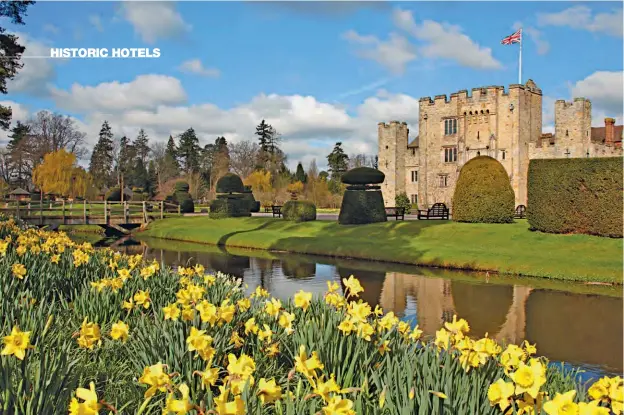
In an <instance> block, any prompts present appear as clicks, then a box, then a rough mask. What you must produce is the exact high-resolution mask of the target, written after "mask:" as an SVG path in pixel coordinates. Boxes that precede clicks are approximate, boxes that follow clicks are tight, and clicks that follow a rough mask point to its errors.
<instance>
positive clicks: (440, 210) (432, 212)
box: [418, 203, 449, 220]
mask: <svg viewBox="0 0 624 415" xmlns="http://www.w3.org/2000/svg"><path fill="white" fill-rule="evenodd" d="M418 219H419V220H423V219H443V220H448V219H449V209H448V208H447V207H446V205H445V204H444V203H435V204H434V205H433V206H431V207H430V208H429V209H428V210H419V211H418Z"/></svg>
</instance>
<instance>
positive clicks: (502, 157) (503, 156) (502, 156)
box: [501, 150, 505, 160]
mask: <svg viewBox="0 0 624 415" xmlns="http://www.w3.org/2000/svg"><path fill="white" fill-rule="evenodd" d="M501 159H503V160H505V150H502V151H501Z"/></svg>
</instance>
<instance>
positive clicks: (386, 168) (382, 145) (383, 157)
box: [377, 121, 409, 206]
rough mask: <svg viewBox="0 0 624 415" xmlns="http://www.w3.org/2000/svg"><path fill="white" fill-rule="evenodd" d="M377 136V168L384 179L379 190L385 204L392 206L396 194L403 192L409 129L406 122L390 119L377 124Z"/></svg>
mask: <svg viewBox="0 0 624 415" xmlns="http://www.w3.org/2000/svg"><path fill="white" fill-rule="evenodd" d="M377 133H378V137H379V151H378V169H379V170H381V171H382V172H383V173H384V174H385V175H386V179H385V180H384V182H383V183H382V184H381V192H382V195H383V198H384V204H385V206H394V205H395V202H394V201H395V197H396V195H397V194H399V193H402V192H405V180H406V177H405V176H406V170H405V161H406V153H407V138H408V135H409V129H408V128H407V123H405V122H403V123H401V122H399V121H391V122H390V123H389V124H385V123H383V122H382V123H379V124H378V125H377Z"/></svg>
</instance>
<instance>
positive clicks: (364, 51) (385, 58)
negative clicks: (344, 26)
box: [343, 30, 416, 74]
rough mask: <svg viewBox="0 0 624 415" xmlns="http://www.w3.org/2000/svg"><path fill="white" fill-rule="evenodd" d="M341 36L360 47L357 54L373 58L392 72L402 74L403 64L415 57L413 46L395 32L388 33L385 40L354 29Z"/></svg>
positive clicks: (365, 57)
mask: <svg viewBox="0 0 624 415" xmlns="http://www.w3.org/2000/svg"><path fill="white" fill-rule="evenodd" d="M343 37H344V38H345V39H346V40H348V41H349V42H351V43H353V44H357V45H360V46H361V47H362V48H361V49H358V50H357V51H356V53H357V55H358V56H360V57H362V58H364V59H370V60H373V61H375V62H377V63H379V64H380V65H383V66H384V67H386V68H388V70H390V71H391V72H392V73H394V74H402V73H403V72H404V71H405V66H406V65H407V64H408V63H409V62H411V61H413V60H414V59H416V51H415V48H414V46H413V45H412V44H410V43H409V41H408V40H407V39H406V38H405V37H403V36H400V35H398V34H396V33H390V38H389V39H388V40H387V41H382V40H380V39H378V38H377V37H375V36H372V35H366V36H362V35H359V34H358V33H357V32H356V31H354V30H349V31H348V32H346V33H345V34H344V35H343Z"/></svg>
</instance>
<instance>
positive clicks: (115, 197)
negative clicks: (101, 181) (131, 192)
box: [106, 187, 121, 202]
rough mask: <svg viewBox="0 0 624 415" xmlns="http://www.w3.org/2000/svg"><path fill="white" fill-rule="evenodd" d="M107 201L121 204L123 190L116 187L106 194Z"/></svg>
mask: <svg viewBox="0 0 624 415" xmlns="http://www.w3.org/2000/svg"><path fill="white" fill-rule="evenodd" d="M106 201H108V202H119V201H121V190H119V188H118V187H114V188H112V189H110V190H109V191H108V193H106Z"/></svg>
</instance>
